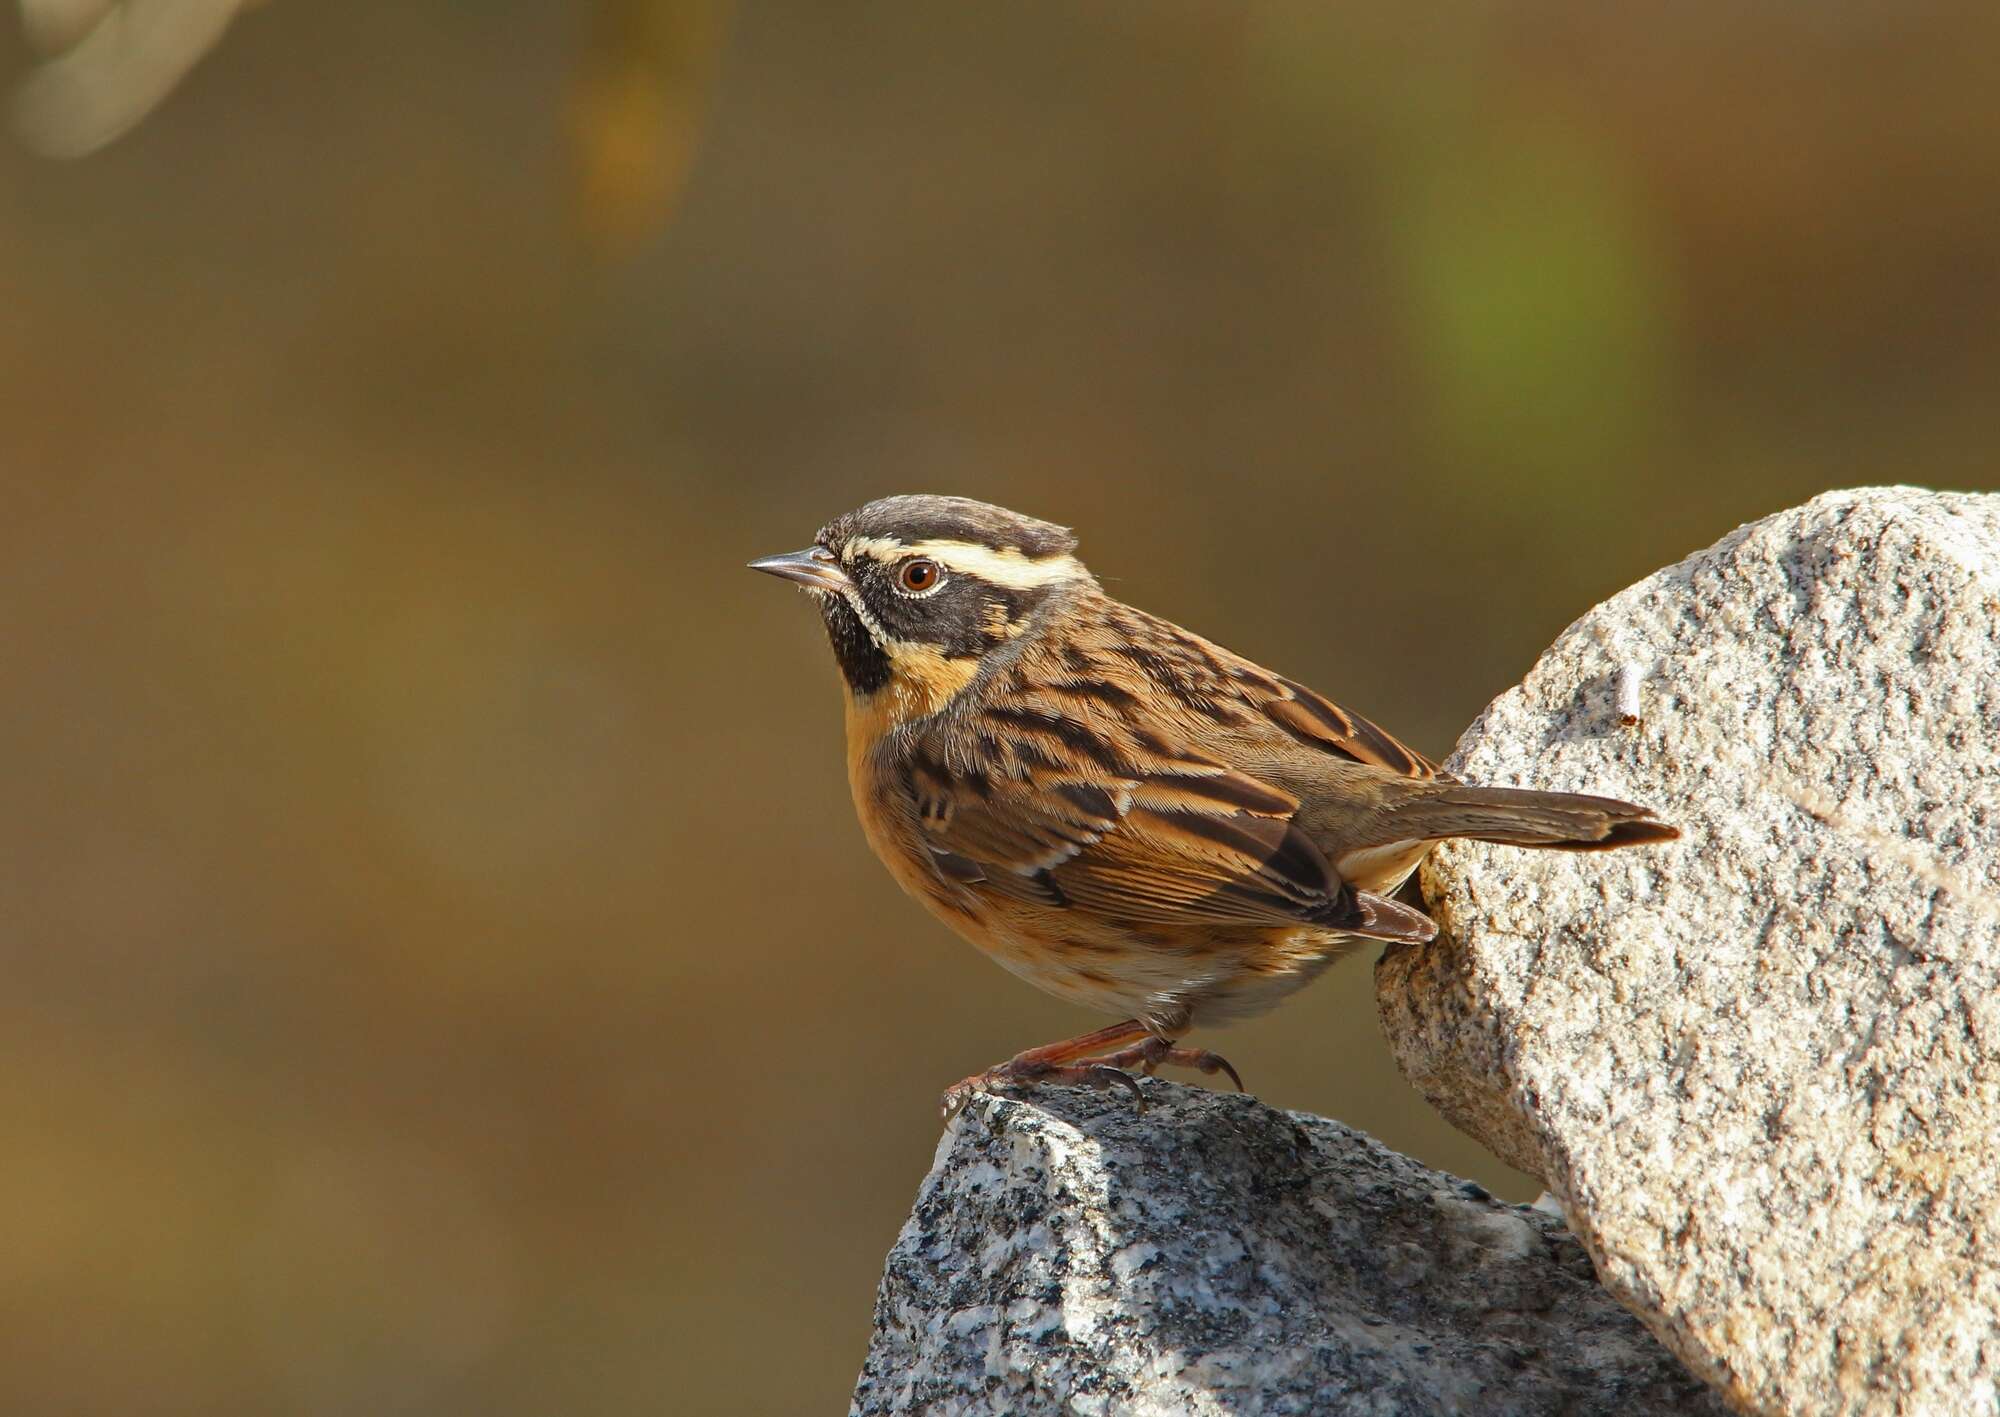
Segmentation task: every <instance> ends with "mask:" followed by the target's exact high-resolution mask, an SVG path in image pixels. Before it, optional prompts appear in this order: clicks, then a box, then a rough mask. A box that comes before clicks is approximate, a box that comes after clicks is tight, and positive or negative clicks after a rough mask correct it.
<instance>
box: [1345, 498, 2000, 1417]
mask: <svg viewBox="0 0 2000 1417" xmlns="http://www.w3.org/2000/svg"><path fill="white" fill-rule="evenodd" d="M1621 666H1630V667H1629V668H1625V669H1622V670H1621ZM1621 674H1622V676H1623V677H1624V679H1625V680H1627V681H1628V682H1629V680H1630V679H1631V678H1632V677H1634V676H1636V677H1637V678H1638V680H1639V689H1640V694H1639V699H1640V702H1639V705H1638V707H1639V717H1638V721H1637V722H1635V723H1626V722H1624V721H1622V716H1621V714H1620V712H1619V704H1618V699H1619V697H1620V696H1619V693H1618V689H1619V685H1620V680H1621ZM1626 697H1627V699H1628V706H1629V693H1628V695H1627V696H1626ZM1449 766H1450V768H1451V769H1452V770H1454V771H1456V772H1458V773H1459V774H1461V775H1462V776H1464V777H1466V778H1468V779H1471V780H1474V781H1479V782H1492V783H1503V784H1515V785H1520V786H1533V787H1543V788H1555V789H1573V790H1590V791H1598V792H1605V793H1609V794H1612V795H1615V796H1620V797H1628V798H1631V799H1632V800H1635V801H1638V802H1642V803H1645V804H1646V805H1648V806H1650V807H1653V808H1655V809H1656V810H1658V811H1659V812H1660V814H1661V815H1662V816H1664V817H1665V818H1666V819H1667V820H1669V821H1672V822H1674V823H1676V824H1677V825H1679V826H1680V828H1681V829H1682V831H1683V833H1684V836H1683V839H1682V840H1681V841H1679V842H1677V843H1672V844H1669V845H1666V846H1662V847H1656V848H1651V849H1647V850H1640V851H1626V852H1619V853H1616V854H1613V855H1574V856H1573V855H1564V854H1558V853H1553V852H1529V851H1518V850H1510V849H1508V848H1505V847H1494V846H1483V845H1478V844H1471V843H1453V844H1451V845H1449V846H1447V847H1445V848H1443V849H1441V850H1440V851H1438V852H1437V853H1435V854H1434V856H1433V858H1432V860H1431V862H1430V863H1429V864H1428V865H1427V866H1426V869H1425V874H1424V878H1423V880H1424V893H1425V897H1426V900H1427V901H1428V903H1429V906H1430V909H1431V912H1432V914H1433V915H1434V916H1435V917H1436V919H1437V920H1438V922H1439V924H1440V925H1441V926H1442V927H1443V930H1444V933H1443V934H1442V935H1441V936H1440V938H1439V939H1438V940H1437V941H1436V942H1434V943H1433V944H1432V945H1429V946H1425V947H1420V948H1404V947H1398V948H1395V949H1392V950H1390V951H1388V952H1387V953H1386V954H1385V955H1384V957H1383V959H1382V961H1381V963H1380V965H1379V966H1378V968H1377V971H1376V981H1377V995H1378V1002H1379V1005H1380V1009H1381V1014H1382V1019H1383V1024H1384V1027H1385V1030H1386V1032H1387V1033H1388V1035H1389V1038H1390V1041H1391V1046H1392V1047H1393V1048H1394V1050H1395V1052H1396V1054H1397V1057H1398V1060H1399V1062H1400V1063H1401V1065H1402V1067H1403V1070H1404V1072H1405V1073H1406V1074H1407V1075H1408V1076H1409V1077H1410V1079H1411V1080H1412V1081H1413V1082H1414V1083H1415V1084H1416V1085H1417V1086H1418V1087H1419V1088H1420V1089H1421V1090H1422V1091H1423V1092H1424V1093H1425V1094H1426V1095H1427V1096H1428V1097H1429V1098H1430V1099H1431V1100H1432V1101H1433V1102H1434V1103H1435V1104H1436V1105H1437V1106H1438V1107H1439V1108H1440V1109H1441V1110H1442V1111H1443V1112H1444V1113H1445V1114H1446V1115H1447V1116H1448V1117H1450V1118H1451V1119H1452V1120H1453V1121H1454V1122H1455V1123H1456V1124H1457V1125H1459V1126H1460V1127H1461V1128H1463V1129H1464V1130H1466V1131H1467V1132H1469V1133H1471V1134H1472V1135H1473V1136H1475V1137H1477V1138H1479V1139H1481V1140H1482V1141H1484V1142H1485V1143H1486V1144H1487V1145H1489V1146H1490V1147H1492V1148H1493V1150H1494V1151H1495V1152H1497V1153H1498V1154H1499V1155H1500V1156H1502V1157H1503V1158H1505V1159H1506V1160H1508V1161H1510V1162H1512V1163H1513V1164H1514V1165H1516V1166H1519V1167H1522V1168H1523V1169H1525V1170H1528V1171H1530V1172H1532V1173H1534V1174H1535V1175H1538V1176H1540V1177H1542V1178H1544V1180H1545V1181H1546V1183H1547V1184H1548V1186H1549V1188H1550V1190H1551V1191H1552V1192H1553V1194H1554V1196H1555V1197H1556V1199H1557V1200H1558V1201H1559V1202H1560V1204H1561V1206H1562V1209H1563V1212H1564V1214H1565V1215H1566V1216H1567V1217H1568V1220H1569V1222H1570V1225H1571V1227H1572V1228H1573V1229H1574V1230H1575V1232H1576V1233H1577V1234H1578V1236H1579V1237H1580V1238H1581V1239H1582V1241H1583V1243H1584V1245H1585V1246H1586V1247H1587V1248H1588V1250H1589V1252H1590V1255H1591V1257H1592V1259H1593V1260H1594V1261H1595V1264H1596V1267H1597V1272H1598V1273H1599V1275H1600V1276H1601V1277H1602V1278H1603V1280H1604V1282H1605V1284H1606V1285H1607V1287H1608V1288H1609V1289H1610V1290H1611V1292H1612V1293H1614V1294H1616V1295H1617V1296H1618V1297H1619V1298H1620V1299H1621V1300H1622V1301H1623V1302H1624V1303H1625V1304H1626V1305H1627V1306H1628V1307H1630V1308H1631V1309H1632V1310H1633V1312H1635V1313H1636V1314H1638V1315H1640V1316H1641V1317H1642V1318H1643V1319H1644V1320H1645V1322H1646V1323H1647V1325H1648V1326H1649V1327H1650V1328H1651V1329H1652V1330H1653V1331H1654V1332H1655V1333H1656V1334H1658V1335H1659V1336H1660V1338H1661V1339H1662V1340H1663V1341H1664V1342H1665V1343H1666V1344H1667V1345H1668V1346H1669V1347H1670V1348H1672V1349H1673V1350H1674V1351H1675V1352H1676V1353H1677V1354H1679V1355H1680V1357H1681V1358H1682V1359H1683V1360H1684V1361H1685V1362H1686V1363H1687V1364H1688V1365H1689V1367H1690V1368H1691V1369H1692V1370H1694V1371H1695V1372H1697V1373H1699V1374H1701V1375H1702V1376H1703V1377H1705V1378H1706V1379H1708V1380H1709V1381H1710V1382H1711V1383H1713V1384H1714V1385H1715V1386H1716V1387H1717V1388H1719V1389H1720V1390H1721V1391H1722V1392H1723V1393H1724V1394H1725V1395H1726V1396H1727V1397H1728V1399H1729V1400H1730V1402H1731V1403H1732V1405H1734V1406H1736V1407H1738V1408H1740V1409H1741V1410H1744V1411H1755V1412H1795V1413H1822V1412H1827V1413H1830V1412H1869V1413H1874V1412H1885V1413H1886V1412H1908V1413H1919V1412H1922V1413H1931V1412H1936V1413H1945V1412H1951V1413H1957V1412H1974V1411H1980V1412H1993V1411H1996V1410H2000V989H1996V987H1995V985H1996V983H2000V497H1996V496H1972V495H1946V494H1938V493H1931V492H1924V491H1919V490H1916V489H1912V488H1877V489H1867V490H1861V491H1854V492H1840V493H1832V494H1829V495H1827V496H1823V497H1820V498H1817V499H1815V500H1814V501H1812V502H1810V503H1808V504H1807V505H1805V506H1803V507H1799V508H1796V509H1794V510H1792V511H1789V512H1785V513H1782V514H1780V515H1777V516H1773V517H1769V518H1766V519H1765V520H1763V521H1760V522H1757V523H1755V524H1753V525H1750V526H1747V527H1743V528H1740V529H1739V530H1737V531H1736V532H1734V533H1732V534H1731V535H1729V536H1727V537H1725V538H1724V539H1723V540H1722V541H1720V542H1718V543H1717V544H1716V545H1714V546H1713V547H1711V548H1709V549H1708V550H1706V551H1703V552H1700V553H1698V554H1697V555H1695V556H1692V557H1690V558H1689V559H1688V560H1686V561H1684V562H1682V563H1681V564H1679V565H1677V566H1673V567H1671V568H1669V569H1667V570H1664V571H1661V572H1660V573H1659V574H1657V575H1655V576H1653V577H1651V578H1649V579H1648V580H1646V581H1643V582H1641V583H1640V584H1638V585H1636V586H1634V587H1632V588H1631V589H1629V590H1627V591H1625V592H1623V593H1622V594H1620V595H1617V596H1615V597H1613V598H1612V599H1611V600H1609V601H1606V602H1605V603H1604V604H1602V605H1600V606H1598V607H1597V608H1596V609H1595V610H1593V611H1591V612H1590V613H1589V614H1588V615H1586V616H1584V617H1583V618H1582V619H1580V620H1578V621H1577V622H1576V623H1575V624H1574V625H1572V626H1571V627H1570V628H1569V629H1568V630H1567V631H1566V632H1564V634H1563V636H1562V637H1561V638H1560V639H1559V640H1558V641H1557V642H1556V643H1555V645H1554V646H1552V647H1551V648H1550V649H1549V651H1548V652H1547V653H1546V654H1545V655H1543V657H1542V659H1541V660H1540V662H1539V663H1537V664H1536V666H1535V668H1534V670H1533V671H1532V672H1531V673H1530V674H1529V675H1528V677H1527V679H1526V680H1525V681H1524V682H1523V683H1522V684H1521V685H1520V686H1519V687H1518V688H1515V689H1512V690H1510V691H1508V692H1507V693H1506V694H1503V695H1502V696H1501V697H1500V698H1499V699H1497V700H1495V701H1494V703H1493V704H1492V705H1491V707H1489V708H1488V709H1487V711H1486V712H1485V714H1484V715H1482V716H1481V718H1480V719H1479V721H1478V722H1477V723H1475V724H1474V725H1473V726H1472V727H1471V728H1470V729H1468V730H1467V731H1466V733H1465V735H1464V736H1463V738H1462V739H1461V740H1460V742H1459V747H1458V751H1457V753H1456V755H1455V756H1454V757H1453V758H1452V759H1451V761H1450V763H1449Z"/></svg>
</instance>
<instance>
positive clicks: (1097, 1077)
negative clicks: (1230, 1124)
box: [942, 1019, 1243, 1117]
mask: <svg viewBox="0 0 2000 1417" xmlns="http://www.w3.org/2000/svg"><path fill="white" fill-rule="evenodd" d="M1162 1063H1169V1064H1172V1065H1173V1066H1175V1067H1182V1068H1197V1069H1199V1070H1200V1071H1202V1072H1204V1073H1207V1074H1210V1075H1213V1074H1215V1073H1227V1074H1228V1075H1229V1080H1230V1081H1231V1082H1233V1083H1235V1084H1236V1090H1237V1091H1238V1092H1241V1091H1242V1090H1243V1079H1241V1078H1240V1077H1238V1076H1237V1075H1236V1069H1234V1068H1232V1067H1230V1066H1229V1063H1228V1061H1227V1060H1226V1059H1223V1058H1221V1057H1219V1056H1217V1055H1216V1054H1214V1053H1210V1052H1208V1051H1206V1050H1204V1049H1198V1048H1176V1047H1175V1046H1174V1041H1173V1040H1172V1039H1171V1038H1162V1037H1160V1036H1159V1035H1158V1034H1156V1033H1153V1032H1152V1031H1151V1030H1149V1029H1148V1028H1147V1027H1146V1025H1144V1024H1143V1023H1140V1022H1139V1021H1138V1020H1137V1019H1126V1020H1125V1021H1124V1022H1123V1023H1114V1024H1111V1025H1109V1026H1107V1027H1104V1028H1100V1029H1097V1030H1096V1031H1094V1032H1091V1033H1084V1034H1079V1035H1078V1036H1077V1037H1075V1038H1068V1039H1065V1040H1063V1041H1062V1042H1061V1043H1046V1044H1043V1045H1042V1046H1041V1047H1040V1048H1030V1049H1028V1050H1027V1051H1026V1052H1025V1053H1016V1054H1015V1055H1014V1056H1013V1057H1011V1058H1009V1059H1008V1060H1007V1061H1006V1062H1004V1063H1000V1064H998V1065H996V1066H994V1067H991V1068H988V1069H987V1070H986V1071H985V1072H983V1073H974V1074H973V1075H972V1076H971V1077H968V1078H961V1079H959V1081H957V1082H955V1083H953V1084H952V1085H951V1086H950V1087H948V1088H946V1089H945V1090H944V1097H943V1099H942V1104H943V1108H942V1110H943V1112H944V1115H945V1116H946V1117H950V1116H951V1115H952V1114H953V1113H955V1112H957V1111H958V1109H959V1108H961V1107H963V1106H964V1105H965V1104H966V1101H967V1100H968V1099H969V1098H971V1097H972V1096H973V1094H975V1093H980V1092H990V1091H992V1090H993V1089H994V1088H996V1087H1007V1086H1010V1085H1013V1084H1022V1083H1037V1082H1055V1083H1084V1084H1087V1085H1088V1086H1091V1087H1123V1088H1128V1089H1130V1091H1131V1093H1132V1097H1133V1100H1134V1101H1135V1102H1136V1103H1137V1104H1138V1107H1139V1110H1141V1111H1144V1110H1145V1107H1146V1098H1145V1094H1143V1093H1142V1092H1140V1091H1139V1084H1138V1082H1137V1081H1135V1080H1134V1079H1133V1077H1132V1075H1131V1073H1129V1072H1127V1071H1126V1069H1127V1068H1131V1067H1138V1068H1143V1069H1144V1070H1145V1072H1146V1073H1147V1075H1148V1076H1151V1074H1152V1072H1153V1070H1154V1069H1155V1068H1157V1067H1159V1066H1160V1065H1161V1064H1162Z"/></svg>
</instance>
